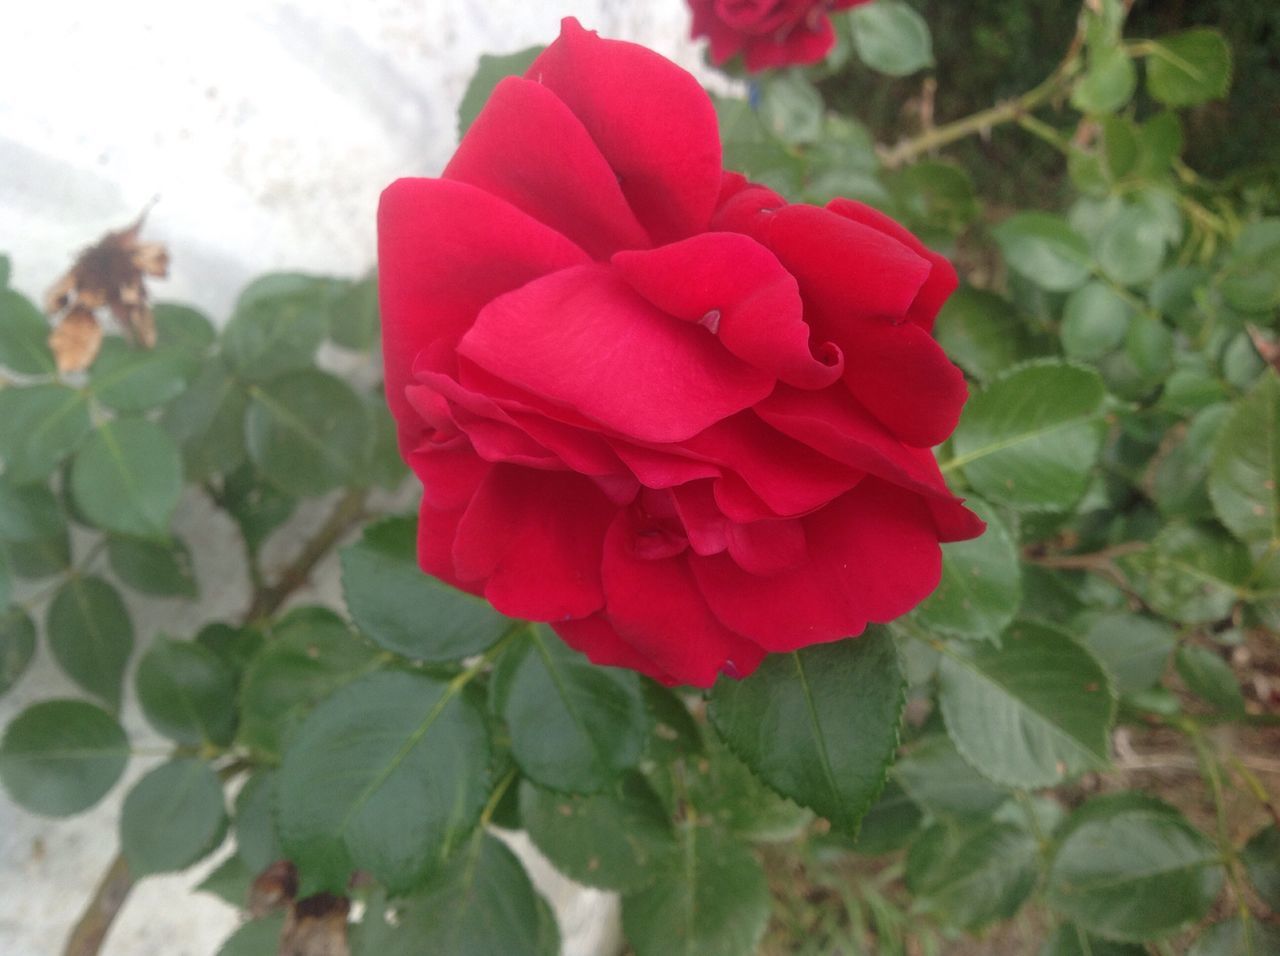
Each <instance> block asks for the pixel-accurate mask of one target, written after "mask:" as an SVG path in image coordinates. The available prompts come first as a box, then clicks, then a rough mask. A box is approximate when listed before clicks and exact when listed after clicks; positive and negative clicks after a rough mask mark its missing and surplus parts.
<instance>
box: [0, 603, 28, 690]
mask: <svg viewBox="0 0 1280 956" xmlns="http://www.w3.org/2000/svg"><path fill="white" fill-rule="evenodd" d="M35 653H36V625H35V622H34V621H33V620H31V616H30V615H29V614H27V613H26V612H25V611H23V610H22V609H21V608H17V607H11V608H8V609H6V610H5V611H3V612H0V696H3V695H4V694H7V693H8V692H9V691H10V690H12V689H13V685H14V684H16V683H17V682H18V680H19V678H21V677H22V675H23V674H25V673H26V671H27V668H28V667H29V666H30V665H31V658H32V657H34V656H35Z"/></svg>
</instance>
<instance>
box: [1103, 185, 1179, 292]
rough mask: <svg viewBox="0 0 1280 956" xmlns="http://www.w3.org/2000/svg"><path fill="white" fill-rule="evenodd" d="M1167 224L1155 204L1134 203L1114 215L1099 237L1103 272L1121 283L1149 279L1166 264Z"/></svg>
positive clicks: (1141, 281) (1139, 281)
mask: <svg viewBox="0 0 1280 956" xmlns="http://www.w3.org/2000/svg"><path fill="white" fill-rule="evenodd" d="M1166 238H1167V223H1166V222H1165V221H1164V218H1163V216H1162V215H1161V213H1160V211H1159V210H1158V209H1156V208H1155V207H1153V206H1151V205H1148V204H1142V203H1134V204H1131V205H1127V206H1125V208H1124V209H1123V210H1122V211H1121V212H1120V213H1119V215H1116V216H1114V217H1112V218H1111V219H1110V220H1109V221H1108V222H1107V224H1106V226H1104V227H1103V230H1102V233H1101V234H1100V235H1099V236H1098V241H1097V256H1098V264H1099V266H1100V267H1101V268H1102V271H1103V272H1104V273H1105V274H1106V275H1108V276H1110V277H1111V278H1112V279H1114V280H1115V281H1116V282H1118V283H1120V284H1121V285H1126V286H1133V285H1141V284H1145V283H1147V282H1150V281H1151V280H1152V279H1153V278H1155V276H1156V273H1158V272H1159V271H1160V267H1161V265H1163V264H1164V254H1165V243H1166Z"/></svg>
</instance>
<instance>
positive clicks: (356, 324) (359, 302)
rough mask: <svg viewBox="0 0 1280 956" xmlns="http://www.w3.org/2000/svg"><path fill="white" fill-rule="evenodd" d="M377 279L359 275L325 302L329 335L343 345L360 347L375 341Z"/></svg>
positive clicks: (377, 322) (367, 345)
mask: <svg viewBox="0 0 1280 956" xmlns="http://www.w3.org/2000/svg"><path fill="white" fill-rule="evenodd" d="M379 329H380V325H379V320H378V282H377V280H376V279H374V278H368V279H361V280H360V281H359V282H353V283H351V285H350V286H349V287H347V288H346V289H344V290H343V291H342V292H341V293H340V294H338V296H337V297H336V298H334V299H333V301H332V302H330V304H329V338H330V339H332V340H333V342H334V343H335V344H337V345H341V346H342V347H343V348H348V349H355V350H359V351H364V350H365V349H368V348H371V347H372V346H373V345H374V343H375V342H377V341H378V331H379Z"/></svg>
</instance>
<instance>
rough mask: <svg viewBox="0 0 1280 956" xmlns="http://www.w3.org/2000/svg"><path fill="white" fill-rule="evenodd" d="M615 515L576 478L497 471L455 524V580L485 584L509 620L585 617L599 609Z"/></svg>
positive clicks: (486, 591) (492, 600) (586, 483)
mask: <svg viewBox="0 0 1280 956" xmlns="http://www.w3.org/2000/svg"><path fill="white" fill-rule="evenodd" d="M614 510H615V508H614V506H613V505H612V504H610V503H609V501H608V499H606V498H605V496H604V495H603V494H602V493H601V492H600V490H599V489H598V488H597V487H596V485H595V484H594V483H593V482H592V481H590V479H587V478H583V477H582V476H580V475H573V474H567V473H565V472H548V471H535V470H532V469H526V468H518V467H516V466H513V465H496V466H494V468H493V470H492V471H490V472H489V474H488V476H487V477H486V478H485V480H484V482H483V483H482V484H481V485H480V488H479V490H478V491H477V492H476V495H475V497H474V498H473V499H472V500H471V504H470V505H469V506H468V507H467V510H466V513H465V514H464V515H463V516H462V520H461V521H460V522H459V524H458V530H457V537H456V539H455V541H454V545H453V560H454V566H455V568H456V571H457V576H458V577H459V578H460V579H462V580H468V581H477V580H484V582H485V585H484V596H485V597H486V598H488V599H489V602H490V603H491V604H492V605H493V606H494V607H496V608H497V609H498V610H499V611H501V612H502V613H503V614H507V615H510V616H512V617H523V618H529V619H532V620H541V621H558V620H562V619H564V618H566V617H585V616H586V615H588V614H591V613H593V612H594V611H597V610H599V609H600V607H601V606H602V605H603V604H604V595H603V592H602V590H601V584H600V554H601V550H600V549H601V542H602V541H603V539H604V533H605V529H606V528H607V527H608V525H609V521H610V519H611V518H612V516H613V513H614Z"/></svg>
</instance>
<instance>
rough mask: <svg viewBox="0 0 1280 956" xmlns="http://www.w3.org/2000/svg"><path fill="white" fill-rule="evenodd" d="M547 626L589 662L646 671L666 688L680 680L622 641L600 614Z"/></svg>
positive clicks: (643, 672)
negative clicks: (588, 659)
mask: <svg viewBox="0 0 1280 956" xmlns="http://www.w3.org/2000/svg"><path fill="white" fill-rule="evenodd" d="M551 629H552V630H554V631H555V632H556V633H557V634H559V635H560V637H561V639H562V640H563V641H564V642H565V643H566V644H568V645H569V646H570V647H572V648H573V649H574V650H575V651H579V652H581V653H583V654H586V655H587V657H588V658H590V660H591V663H593V664H603V665H604V666H606V667H626V668H629V669H631V670H633V671H639V672H640V673H641V674H648V675H649V676H650V677H652V678H653V679H654V680H656V681H660V682H661V683H663V684H666V685H667V686H668V687H671V686H674V685H675V684H678V683H680V682H679V681H677V680H675V679H673V678H672V677H671V675H669V674H668V673H667V672H666V671H664V670H663V669H662V668H660V667H659V666H658V665H657V664H655V663H654V662H653V661H651V660H649V658H647V657H645V656H644V655H643V654H641V653H640V652H639V651H637V650H636V649H635V648H634V647H632V646H631V645H630V644H628V643H627V642H626V641H624V640H623V639H622V638H621V637H620V636H619V635H618V632H617V631H615V630H614V629H613V625H612V624H610V623H609V621H608V619H607V618H606V617H605V616H604V615H603V614H593V615H591V617H584V618H578V619H576V620H571V621H553V622H552V623H551Z"/></svg>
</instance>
